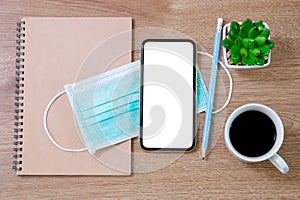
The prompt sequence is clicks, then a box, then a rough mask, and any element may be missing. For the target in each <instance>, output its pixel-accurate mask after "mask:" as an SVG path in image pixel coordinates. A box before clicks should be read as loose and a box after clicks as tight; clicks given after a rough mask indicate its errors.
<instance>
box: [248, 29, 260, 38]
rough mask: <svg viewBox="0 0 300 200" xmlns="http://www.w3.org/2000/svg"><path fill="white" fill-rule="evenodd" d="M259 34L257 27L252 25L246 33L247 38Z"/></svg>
mask: <svg viewBox="0 0 300 200" xmlns="http://www.w3.org/2000/svg"><path fill="white" fill-rule="evenodd" d="M258 34H259V30H258V28H257V27H253V28H251V29H250V31H249V33H248V38H255V37H256V36H257V35H258Z"/></svg>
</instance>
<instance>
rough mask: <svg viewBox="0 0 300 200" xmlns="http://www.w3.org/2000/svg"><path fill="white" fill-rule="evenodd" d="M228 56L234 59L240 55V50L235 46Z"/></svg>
mask: <svg viewBox="0 0 300 200" xmlns="http://www.w3.org/2000/svg"><path fill="white" fill-rule="evenodd" d="M230 55H231V56H235V57H236V56H238V55H240V48H239V47H238V46H237V45H233V46H232V47H231V48H230Z"/></svg>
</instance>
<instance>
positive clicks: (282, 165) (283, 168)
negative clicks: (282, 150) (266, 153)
mask: <svg viewBox="0 0 300 200" xmlns="http://www.w3.org/2000/svg"><path fill="white" fill-rule="evenodd" d="M269 161H270V162H271V163H272V164H273V165H274V166H275V167H276V168H277V169H278V170H279V171H280V172H281V173H283V174H286V173H287V172H288V171H289V166H288V165H287V163H286V162H285V161H284V160H283V158H281V157H280V155H278V154H277V153H275V154H274V155H273V156H272V157H271V158H269Z"/></svg>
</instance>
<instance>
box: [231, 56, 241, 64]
mask: <svg viewBox="0 0 300 200" xmlns="http://www.w3.org/2000/svg"><path fill="white" fill-rule="evenodd" d="M230 59H231V61H232V64H237V63H239V62H240V61H241V56H240V55H237V56H231V58H230Z"/></svg>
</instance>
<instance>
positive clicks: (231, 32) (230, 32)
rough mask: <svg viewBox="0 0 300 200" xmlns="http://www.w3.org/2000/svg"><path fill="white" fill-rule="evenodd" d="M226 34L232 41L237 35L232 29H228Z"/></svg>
mask: <svg viewBox="0 0 300 200" xmlns="http://www.w3.org/2000/svg"><path fill="white" fill-rule="evenodd" d="M228 35H229V38H230V39H232V40H233V41H234V40H235V39H236V37H237V36H238V35H237V34H236V33H235V32H234V31H233V30H230V31H229V33H228Z"/></svg>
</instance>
